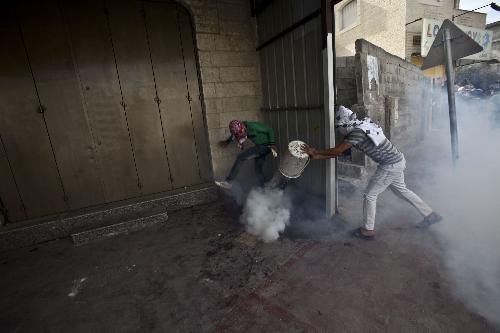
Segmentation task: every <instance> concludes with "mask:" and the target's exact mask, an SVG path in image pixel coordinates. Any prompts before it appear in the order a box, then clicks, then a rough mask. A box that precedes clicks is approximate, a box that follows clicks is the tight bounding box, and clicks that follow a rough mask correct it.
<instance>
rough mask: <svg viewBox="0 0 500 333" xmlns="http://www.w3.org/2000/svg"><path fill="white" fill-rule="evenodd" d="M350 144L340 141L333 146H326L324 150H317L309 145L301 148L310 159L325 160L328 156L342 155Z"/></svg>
mask: <svg viewBox="0 0 500 333" xmlns="http://www.w3.org/2000/svg"><path fill="white" fill-rule="evenodd" d="M351 147H352V144H350V143H348V142H345V141H342V142H341V143H339V144H338V145H337V146H335V147H334V148H328V149H324V150H317V149H314V148H312V147H309V146H307V145H306V146H303V147H302V150H303V151H304V152H305V153H306V154H307V155H309V157H310V158H311V160H326V159H329V158H335V157H337V156H340V155H342V154H343V153H344V152H345V151H346V150H348V149H350V148H351Z"/></svg>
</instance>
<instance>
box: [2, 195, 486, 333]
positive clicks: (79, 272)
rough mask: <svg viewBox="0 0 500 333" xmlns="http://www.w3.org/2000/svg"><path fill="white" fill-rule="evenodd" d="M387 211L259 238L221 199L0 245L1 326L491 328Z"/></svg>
mask: <svg viewBox="0 0 500 333" xmlns="http://www.w3.org/2000/svg"><path fill="white" fill-rule="evenodd" d="M352 202H357V201H356V200H353V201H352ZM382 213H383V212H382ZM386 214H389V215H388V216H389V217H391V221H395V222H393V223H386V224H384V225H383V226H381V228H380V233H379V235H380V237H379V239H378V240H377V241H376V242H371V243H370V242H368V243H367V242H361V241H356V240H352V239H350V238H349V237H348V236H347V235H346V233H345V232H344V231H341V229H339V228H336V227H334V226H332V224H329V223H327V222H325V221H319V222H318V221H316V222H310V221H309V222H307V225H304V224H302V223H301V222H295V225H294V227H293V228H291V229H290V230H289V231H288V233H287V235H285V237H283V238H282V239H280V240H279V241H277V242H274V243H270V244H263V243H260V242H255V239H253V238H252V237H248V235H246V234H245V233H244V232H243V230H242V228H241V226H239V225H238V223H237V219H238V215H239V211H238V209H236V208H234V206H232V205H230V203H228V202H219V203H216V204H212V205H207V206H201V207H197V208H195V209H192V210H184V211H179V212H177V213H175V214H173V215H172V216H171V218H170V220H169V222H168V223H167V224H166V225H164V226H161V227H158V228H155V229H149V230H145V231H141V232H138V233H135V234H131V235H127V236H122V237H119V238H115V239H110V240H106V241H102V242H95V243H91V244H88V245H86V246H82V247H74V246H73V245H72V244H71V243H70V241H69V240H59V241H54V242H50V243H46V244H41V245H38V246H36V247H31V248H26V249H21V250H17V251H11V252H6V253H2V254H0V282H1V285H2V288H1V290H0V299H1V301H0V327H2V329H1V331H2V332H218V331H227V332H333V331H337V332H368V331H369V332H388V331H392V332H460V331H462V332H463V331H468V332H489V331H492V330H493V328H492V327H490V326H489V324H488V323H487V322H486V321H485V320H484V319H483V318H481V317H479V316H477V315H475V314H473V313H471V312H469V311H468V310H467V309H466V308H465V307H464V305H463V304H461V303H460V302H458V301H456V300H455V299H454V298H453V297H452V296H451V295H450V285H449V283H448V282H447V281H446V279H445V278H444V277H443V275H442V274H441V273H440V272H441V271H442V269H443V268H442V267H441V264H440V262H439V260H438V259H437V257H436V256H435V255H434V254H433V251H431V250H429V249H431V248H435V242H434V241H433V239H432V237H430V234H429V233H426V232H419V231H417V230H415V229H414V228H413V226H412V225H411V223H408V222H406V221H407V220H408V219H412V218H414V217H415V216H412V215H411V214H410V216H408V214H407V211H405V212H403V215H399V216H398V214H401V212H398V211H391V213H386ZM391 214H393V215H392V216H391ZM399 217H400V218H401V219H399Z"/></svg>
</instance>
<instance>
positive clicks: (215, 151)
mask: <svg viewBox="0 0 500 333" xmlns="http://www.w3.org/2000/svg"><path fill="white" fill-rule="evenodd" d="M183 2H184V4H185V5H186V6H187V7H188V8H189V9H190V10H191V12H192V14H193V17H194V23H195V32H196V40H197V46H198V56H199V63H200V70H201V77H202V83H203V94H204V101H205V110H206V120H207V127H208V133H209V144H210V151H211V155H212V164H213V169H214V176H215V178H220V177H225V176H226V174H227V172H228V170H229V168H230V166H231V164H232V163H233V161H234V158H235V156H236V154H237V153H238V151H237V149H236V148H235V147H230V148H227V149H221V148H219V147H218V146H217V143H218V141H220V140H223V139H226V138H227V137H228V136H229V130H228V128H227V125H228V123H229V121H231V120H232V119H241V120H261V119H262V113H261V111H260V106H261V98H262V97H261V95H262V93H261V83H260V69H259V55H258V52H257V51H256V50H255V47H256V32H255V30H256V27H255V19H254V18H252V17H251V13H250V1H248V0H185V1H183Z"/></svg>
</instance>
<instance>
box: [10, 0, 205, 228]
mask: <svg viewBox="0 0 500 333" xmlns="http://www.w3.org/2000/svg"><path fill="white" fill-rule="evenodd" d="M1 15H2V22H1V28H2V30H1V32H0V36H1V38H2V39H1V42H2V45H8V46H9V47H8V48H3V49H2V52H1V53H0V60H1V61H0V89H1V91H2V93H1V94H0V111H1V114H0V182H1V184H2V186H1V188H0V198H1V201H2V203H3V204H4V205H5V206H6V207H7V209H8V211H9V219H10V220H11V221H19V220H24V219H27V218H33V217H37V216H43V215H48V214H53V213H59V212H63V211H67V210H72V209H76V208H80V207H88V206H92V205H99V204H103V203H106V202H112V201H117V200H122V199H127V198H133V197H138V196H141V195H144V194H150V193H157V192H162V191H168V190H171V189H178V188H184V187H187V186H191V185H196V184H200V183H203V182H207V181H210V180H211V177H212V173H211V166H210V160H209V152H208V144H207V141H208V140H207V133H206V124H205V119H204V116H203V111H202V97H201V93H200V82H199V75H198V67H197V57H196V50H195V43H194V36H193V31H192V23H191V19H190V16H189V14H188V12H187V11H186V10H184V9H183V8H181V7H180V6H179V5H176V4H175V3H173V2H165V1H164V2H140V1H135V0H127V1H119V0H107V1H102V0H90V1H84V0H76V1H71V2H65V1H57V0H49V1H44V2H39V1H34V0H24V1H18V2H16V4H15V7H12V8H10V7H9V8H7V10H5V11H2V14H1Z"/></svg>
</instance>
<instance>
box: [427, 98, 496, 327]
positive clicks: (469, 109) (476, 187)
mask: <svg viewBox="0 0 500 333" xmlns="http://www.w3.org/2000/svg"><path fill="white" fill-rule="evenodd" d="M445 107H446V106H445ZM445 107H444V108H443V110H441V114H442V115H443V118H446V117H447V116H446V114H447V111H446V110H445ZM498 108H500V105H495V104H491V100H488V99H485V100H469V101H466V100H463V99H460V98H457V109H458V110H457V111H458V125H459V142H460V160H459V162H458V165H457V167H456V168H453V167H452V166H451V162H450V159H451V157H450V153H449V149H450V137H449V131H448V128H447V126H443V128H442V129H441V130H439V131H438V132H434V133H431V138H430V139H431V140H427V146H428V147H429V148H430V149H429V150H428V151H427V152H428V153H430V154H433V155H434V156H435V157H434V158H433V159H432V161H429V162H423V159H421V161H422V162H420V163H419V165H418V168H423V169H425V170H428V171H427V173H428V176H429V177H425V178H426V179H425V178H424V179H422V180H421V184H420V186H419V187H421V191H422V194H423V197H425V198H427V199H431V200H430V201H429V203H430V204H431V206H432V207H433V208H434V209H435V210H436V211H437V212H439V213H440V214H442V215H443V216H444V217H445V220H444V221H443V222H442V223H440V224H438V225H435V226H434V227H432V228H431V230H432V231H433V232H435V233H436V235H437V238H438V240H439V242H440V243H441V247H442V250H443V258H444V262H445V266H446V267H447V269H448V273H449V277H450V280H451V281H452V283H453V285H454V287H455V290H454V291H456V295H457V296H458V298H459V299H461V300H462V301H463V302H464V303H465V304H466V305H467V306H468V307H469V308H470V309H471V310H473V311H475V312H476V313H478V314H480V315H482V316H484V317H485V318H486V319H488V320H489V321H490V322H492V323H494V324H496V325H498V326H500V204H499V202H498V198H500V128H497V129H494V128H492V126H491V125H492V123H491V121H490V119H491V113H492V112H493V110H498V111H496V112H500V110H499V109H498ZM444 124H445V122H444ZM436 134H437V135H436ZM432 149H435V151H432Z"/></svg>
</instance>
